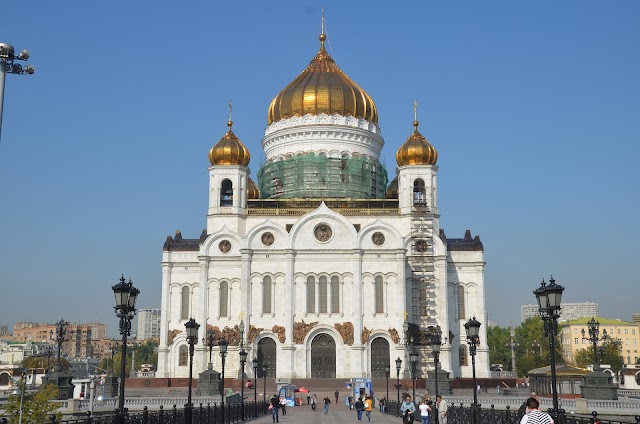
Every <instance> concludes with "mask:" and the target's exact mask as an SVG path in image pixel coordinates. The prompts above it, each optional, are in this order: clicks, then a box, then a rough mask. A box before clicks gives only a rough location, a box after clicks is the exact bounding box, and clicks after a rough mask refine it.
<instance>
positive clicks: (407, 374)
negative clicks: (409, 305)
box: [402, 318, 411, 378]
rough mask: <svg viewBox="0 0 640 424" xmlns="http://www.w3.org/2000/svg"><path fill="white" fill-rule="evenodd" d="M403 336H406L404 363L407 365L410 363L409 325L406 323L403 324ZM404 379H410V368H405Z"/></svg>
mask: <svg viewBox="0 0 640 424" xmlns="http://www.w3.org/2000/svg"><path fill="white" fill-rule="evenodd" d="M402 334H403V335H404V361H405V364H406V363H410V362H411V360H410V359H409V323H408V322H407V321H406V318H405V321H404V322H403V323H402ZM402 377H403V378H410V377H411V374H410V367H407V366H405V367H404V372H403V373H402Z"/></svg>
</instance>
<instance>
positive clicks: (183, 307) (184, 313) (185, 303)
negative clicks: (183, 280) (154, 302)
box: [180, 286, 190, 319]
mask: <svg viewBox="0 0 640 424" xmlns="http://www.w3.org/2000/svg"><path fill="white" fill-rule="evenodd" d="M189 303H190V302H189V287H187V286H184V287H183V288H182V291H181V292H180V319H189Z"/></svg>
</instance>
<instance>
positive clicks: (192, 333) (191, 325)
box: [184, 318, 200, 424]
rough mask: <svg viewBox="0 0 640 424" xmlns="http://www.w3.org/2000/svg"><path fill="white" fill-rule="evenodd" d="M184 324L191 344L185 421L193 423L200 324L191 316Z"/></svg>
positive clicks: (188, 341) (188, 423) (189, 423)
mask: <svg viewBox="0 0 640 424" xmlns="http://www.w3.org/2000/svg"><path fill="white" fill-rule="evenodd" d="M184 326H185V327H186V329H187V344H188V345H189V390H188V396H187V404H186V405H185V407H186V409H185V422H186V424H191V423H192V422H193V403H192V402H191V385H192V384H193V350H194V346H195V345H196V344H198V329H199V328H200V324H198V323H197V322H196V320H195V319H193V318H190V319H189V321H187V322H186V323H185V324H184Z"/></svg>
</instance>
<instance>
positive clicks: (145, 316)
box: [135, 308, 160, 340]
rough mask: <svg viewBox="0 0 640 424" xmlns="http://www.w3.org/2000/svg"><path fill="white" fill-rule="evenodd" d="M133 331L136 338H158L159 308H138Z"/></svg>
mask: <svg viewBox="0 0 640 424" xmlns="http://www.w3.org/2000/svg"><path fill="white" fill-rule="evenodd" d="M135 332H136V334H135V338H136V339H137V340H146V339H160V308H147V309H138V314H137V315H136V325H135Z"/></svg>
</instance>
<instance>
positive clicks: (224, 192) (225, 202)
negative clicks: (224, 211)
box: [220, 180, 233, 206]
mask: <svg viewBox="0 0 640 424" xmlns="http://www.w3.org/2000/svg"><path fill="white" fill-rule="evenodd" d="M220 206H233V184H232V183H231V181H229V180H224V181H222V186H221V187H220Z"/></svg>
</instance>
